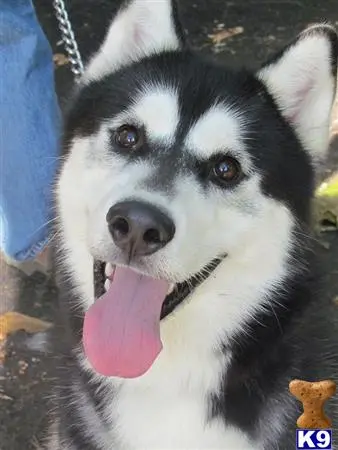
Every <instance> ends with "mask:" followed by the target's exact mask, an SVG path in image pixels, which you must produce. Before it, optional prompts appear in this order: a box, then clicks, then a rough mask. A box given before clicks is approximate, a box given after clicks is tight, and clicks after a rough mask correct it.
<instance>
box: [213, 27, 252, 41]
mask: <svg viewBox="0 0 338 450" xmlns="http://www.w3.org/2000/svg"><path fill="white" fill-rule="evenodd" d="M243 32H244V28H243V27H234V28H227V29H225V30H221V31H217V32H216V33H214V34H209V35H208V37H209V38H210V39H211V40H212V42H213V44H220V43H221V42H223V41H225V40H226V39H229V38H231V37H233V36H236V35H237V34H242V33H243Z"/></svg>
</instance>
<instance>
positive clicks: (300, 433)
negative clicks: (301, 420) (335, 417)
mask: <svg viewBox="0 0 338 450" xmlns="http://www.w3.org/2000/svg"><path fill="white" fill-rule="evenodd" d="M297 449H314V450H321V449H325V450H332V430H297Z"/></svg>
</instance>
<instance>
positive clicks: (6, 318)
mask: <svg viewBox="0 0 338 450" xmlns="http://www.w3.org/2000/svg"><path fill="white" fill-rule="evenodd" d="M51 326H52V324H51V323H49V322H46V321H44V320H40V319H37V318H35V317H30V316H26V315H24V314H20V313H18V312H15V311H10V312H7V313H5V314H2V315H0V340H5V339H6V338H7V336H8V335H9V334H11V333H14V332H16V331H19V330H24V331H26V332H27V333H39V332H42V331H46V330H48V329H49V328H50V327H51Z"/></svg>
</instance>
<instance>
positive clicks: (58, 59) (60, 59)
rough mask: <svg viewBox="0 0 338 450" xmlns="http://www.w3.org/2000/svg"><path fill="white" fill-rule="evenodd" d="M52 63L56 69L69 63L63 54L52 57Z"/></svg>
mask: <svg viewBox="0 0 338 450" xmlns="http://www.w3.org/2000/svg"><path fill="white" fill-rule="evenodd" d="M53 61H54V64H55V65H56V67H60V66H65V65H66V64H68V63H69V59H68V58H67V56H66V55H64V54H63V53H55V54H54V55H53Z"/></svg>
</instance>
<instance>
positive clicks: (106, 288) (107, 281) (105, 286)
mask: <svg viewBox="0 0 338 450" xmlns="http://www.w3.org/2000/svg"><path fill="white" fill-rule="evenodd" d="M110 285H111V281H110V280H108V279H107V280H106V281H105V282H104V288H105V290H106V292H107V291H108V289H109V288H110Z"/></svg>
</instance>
